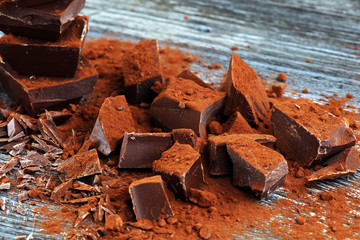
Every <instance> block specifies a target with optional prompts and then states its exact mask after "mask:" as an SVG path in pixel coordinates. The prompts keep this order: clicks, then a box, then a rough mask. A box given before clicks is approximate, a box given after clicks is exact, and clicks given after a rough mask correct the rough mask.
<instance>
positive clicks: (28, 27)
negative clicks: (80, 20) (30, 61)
mask: <svg viewBox="0 0 360 240" xmlns="http://www.w3.org/2000/svg"><path fill="white" fill-rule="evenodd" d="M84 7H85V0H62V1H53V2H49V3H45V4H40V5H36V6H33V7H30V8H27V7H20V6H19V5H18V4H16V3H9V2H5V3H4V2H3V3H1V4H0V30H1V31H3V32H4V33H5V34H9V33H12V34H15V35H21V36H27V37H33V38H39V39H44V40H45V39H46V40H52V41H56V40H57V39H58V38H59V37H60V35H61V33H63V32H64V31H65V29H66V28H67V27H68V26H70V24H71V23H72V22H73V20H74V19H75V17H76V16H77V15H78V13H79V12H80V11H81V10H82V9H83V8H84Z"/></svg>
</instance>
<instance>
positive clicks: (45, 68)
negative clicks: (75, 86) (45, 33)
mask: <svg viewBox="0 0 360 240" xmlns="http://www.w3.org/2000/svg"><path fill="white" fill-rule="evenodd" d="M88 21H89V19H88V18H87V17H85V16H83V17H77V18H76V19H75V21H74V22H73V23H72V24H71V26H70V27H69V28H68V29H67V30H66V31H65V32H64V33H63V34H62V35H61V37H60V38H59V40H58V41H56V42H49V41H46V40H36V39H32V38H27V37H22V36H21V37H17V36H14V35H11V34H9V35H4V36H2V37H1V38H0V55H1V57H2V59H3V61H4V62H6V63H8V64H9V65H10V66H11V68H12V69H13V70H14V71H16V72H17V73H18V74H19V75H29V76H32V75H35V76H52V77H73V76H74V74H75V72H76V69H77V66H78V62H79V60H80V56H81V49H82V46H83V43H84V40H85V36H86V34H87V32H88V28H89V27H88Z"/></svg>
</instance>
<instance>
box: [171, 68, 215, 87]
mask: <svg viewBox="0 0 360 240" xmlns="http://www.w3.org/2000/svg"><path fill="white" fill-rule="evenodd" d="M176 77H177V78H183V79H188V80H192V81H194V82H195V83H196V84H198V85H200V86H202V87H206V88H210V89H212V87H211V86H210V85H209V84H207V83H205V82H204V81H203V80H202V79H201V78H199V77H198V76H196V75H195V74H194V73H192V72H191V71H190V70H188V69H186V70H184V71H182V72H181V73H179V75H177V76H176Z"/></svg>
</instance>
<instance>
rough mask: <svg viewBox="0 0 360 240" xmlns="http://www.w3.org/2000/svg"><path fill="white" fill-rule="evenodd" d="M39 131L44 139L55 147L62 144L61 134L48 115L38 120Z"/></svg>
mask: <svg viewBox="0 0 360 240" xmlns="http://www.w3.org/2000/svg"><path fill="white" fill-rule="evenodd" d="M39 130H40V132H41V134H42V135H43V137H44V138H45V139H49V140H51V141H52V142H53V143H54V144H55V145H56V146H60V145H61V144H62V142H63V139H62V136H61V132H60V131H59V130H58V129H57V127H56V125H55V123H54V121H53V120H52V118H51V116H50V115H47V116H46V117H45V118H40V119H39Z"/></svg>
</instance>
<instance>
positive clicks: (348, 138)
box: [271, 99, 356, 167]
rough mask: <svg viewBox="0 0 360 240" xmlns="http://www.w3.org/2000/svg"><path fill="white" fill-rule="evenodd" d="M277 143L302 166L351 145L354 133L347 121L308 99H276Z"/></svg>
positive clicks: (283, 151)
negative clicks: (278, 100) (277, 101)
mask: <svg viewBox="0 0 360 240" xmlns="http://www.w3.org/2000/svg"><path fill="white" fill-rule="evenodd" d="M271 125H272V127H273V131H274V136H275V137H276V139H277V147H278V148H279V149H280V151H281V152H282V153H283V154H284V155H285V156H286V157H287V158H289V159H292V160H294V161H297V162H298V163H299V164H300V165H301V166H303V167H309V166H311V165H315V164H317V163H320V162H323V161H324V160H325V159H326V158H329V157H330V156H332V155H334V154H335V153H337V152H340V151H342V150H344V149H346V148H348V147H351V146H354V145H355V142H356V137H355V135H354V133H353V131H352V130H351V129H350V128H349V127H348V126H347V124H346V123H345V122H344V121H342V120H341V119H340V118H338V117H336V116H335V115H333V114H331V113H329V112H327V111H325V110H323V109H321V108H320V107H318V106H317V105H316V104H315V103H313V102H312V101H310V100H305V99H300V100H299V99H297V100H287V101H282V102H279V103H278V104H276V105H275V106H274V109H273V111H272V114H271Z"/></svg>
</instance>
